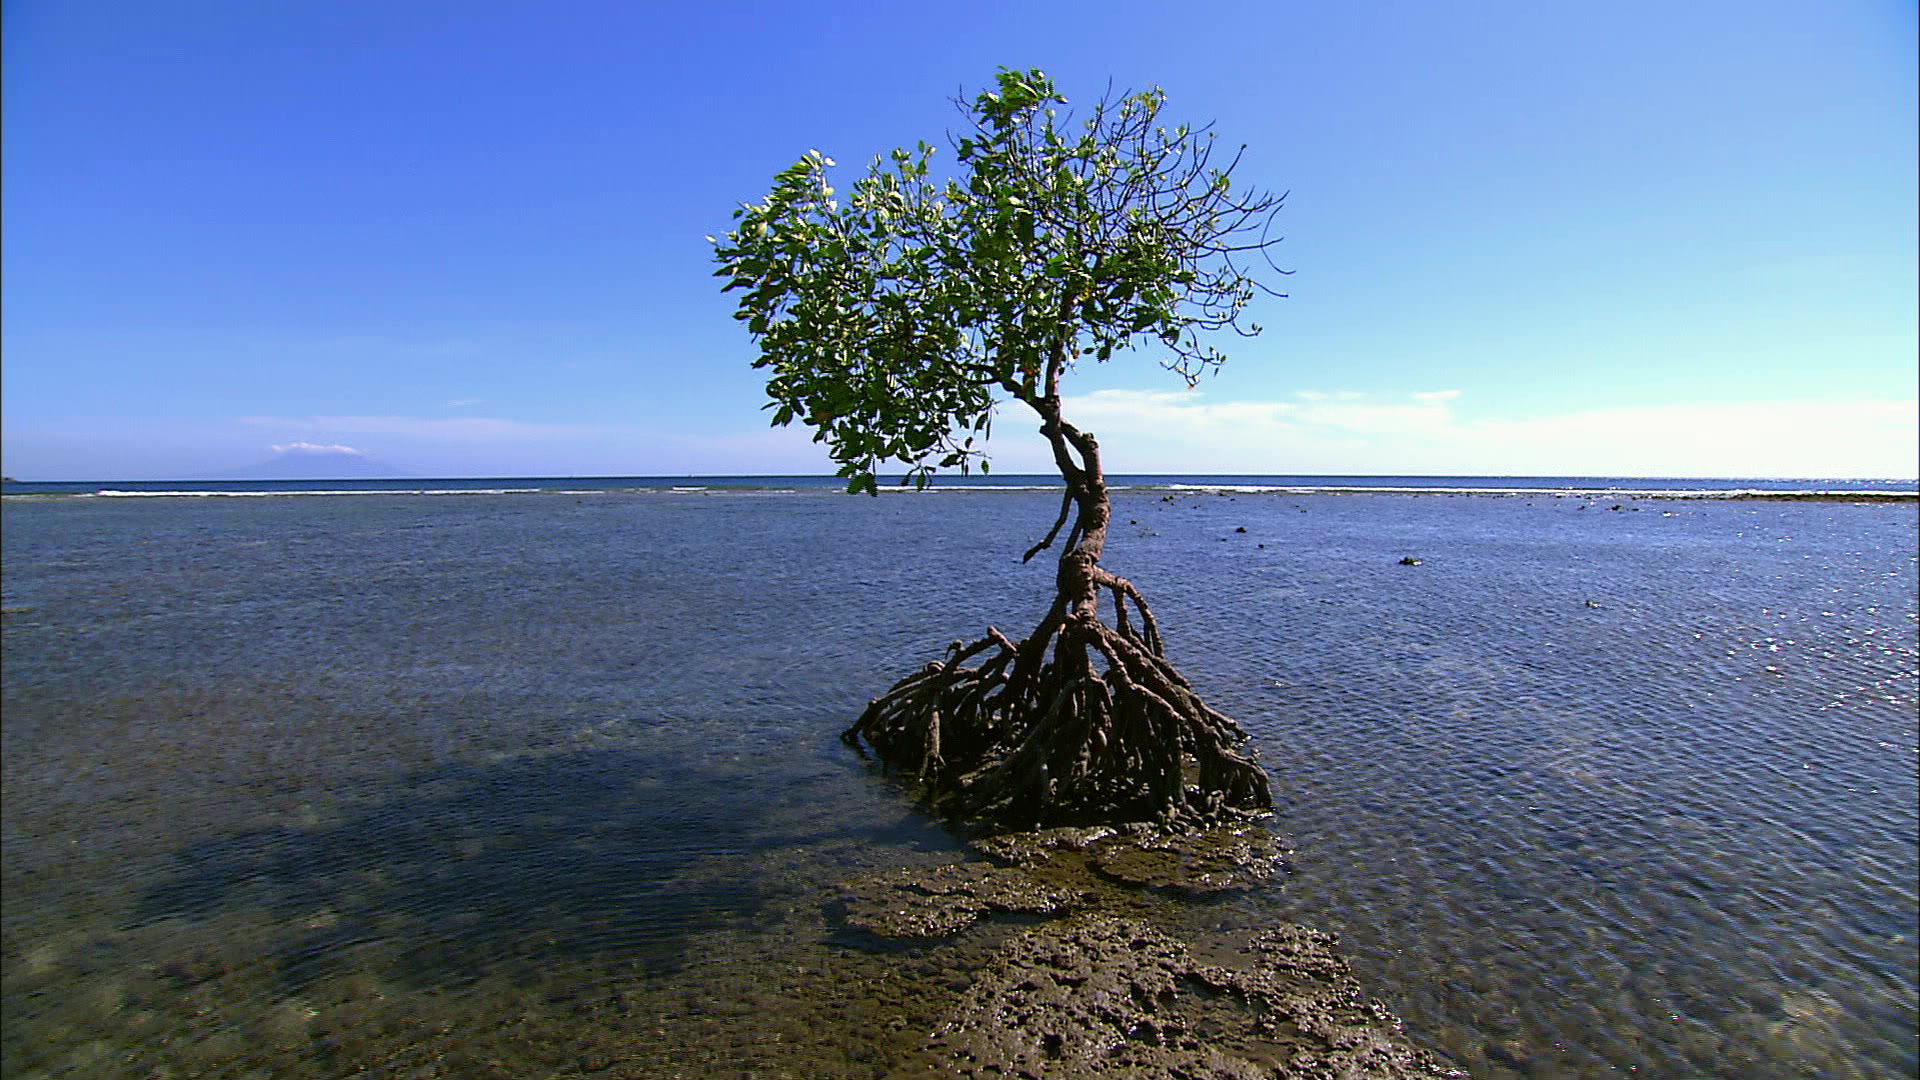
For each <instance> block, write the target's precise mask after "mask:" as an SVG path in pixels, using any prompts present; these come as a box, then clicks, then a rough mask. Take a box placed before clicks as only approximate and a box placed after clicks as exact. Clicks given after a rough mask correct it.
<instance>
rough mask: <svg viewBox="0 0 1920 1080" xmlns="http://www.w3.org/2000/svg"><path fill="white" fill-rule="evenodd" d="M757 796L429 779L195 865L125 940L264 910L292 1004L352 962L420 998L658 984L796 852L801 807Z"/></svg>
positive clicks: (693, 772) (539, 774)
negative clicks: (756, 868)
mask: <svg viewBox="0 0 1920 1080" xmlns="http://www.w3.org/2000/svg"><path fill="white" fill-rule="evenodd" d="M755 787H756V785H755V784H754V783H750V782H743V781H742V778H741V777H740V775H739V774H738V773H733V772H728V773H724V774H722V773H719V772H716V771H715V770H713V769H712V768H710V767H707V768H703V766H702V763H701V762H700V761H699V760H698V758H696V757H694V756H691V755H671V756H662V755H653V754H642V753H637V752H633V751H625V750H595V751H589V752H578V753H563V754H554V755H546V756H537V757H529V758H520V759H514V760H509V761H505V762H501V763H499V764H496V765H489V766H483V767H475V766H449V767H445V768H438V769H433V770H428V771H426V772H423V773H419V774H415V775H413V776H410V777H408V778H407V779H406V780H405V781H404V782H403V786H402V788H401V791H400V793H399V795H398V797H396V798H394V799H391V800H389V801H386V802H383V803H381V804H380V805H377V806H374V807H372V808H370V809H366V810H364V811H361V812H359V813H357V814H354V815H352V816H351V817H349V818H347V819H346V820H344V821H341V822H339V823H338V824H333V825H328V826H324V827H319V828H314V829H301V828H289V827H275V828H267V829H258V830H253V831H249V832H244V833H240V834H237V835H232V836H228V837H224V838H222V839H219V840H216V841H211V842H208V843H203V844H198V845H195V846H193V847H190V848H187V849H184V850H183V851H181V852H180V854H179V866H178V869H177V871H176V872H175V873H174V874H173V875H171V876H170V877H168V878H167V879H165V880H163V881H161V882H160V883H159V884H157V885H156V886H155V887H153V888H151V889H149V890H148V891H147V892H146V893H145V894H144V895H143V897H142V898H141V900H140V902H139V903H138V904H137V905H136V908H135V912H134V918H133V927H139V926H143V925H151V924H153V923H156V922H160V921H162V920H169V919H188V920H194V919H211V918H213V917H215V916H218V915H221V914H224V913H232V912H240V911H247V910H255V911H257V910H261V909H264V910H265V911H266V912H267V913H268V914H269V915H270V916H271V917H272V918H273V919H274V920H276V921H277V922H280V923H282V924H283V925H284V927H285V932H284V933H275V934H272V935H271V938H272V943H271V944H270V945H269V946H268V955H267V956H266V957H264V959H265V960H267V961H268V962H270V963H272V964H273V965H274V966H275V972H276V977H277V978H278V980H279V981H280V982H281V984H282V986H283V988H284V989H285V990H286V991H287V992H295V991H298V990H299V989H301V988H303V987H305V986H307V985H309V984H311V983H312V982H313V981H315V980H317V979H320V978H322V977H325V976H328V975H330V974H333V973H335V972H337V971H339V970H340V969H341V967H342V966H343V965H345V964H348V963H349V962H351V963H352V964H354V965H357V966H362V967H372V968H374V969H376V970H377V971H378V973H379V975H380V977H382V978H384V979H391V980H393V981H395V982H397V983H399V984H401V985H405V986H407V987H410V988H414V989H438V988H446V987H452V986H459V985H463V984H466V983H469V982H472V981H474V980H477V979H479V978H480V977H482V976H483V975H488V974H499V973H501V972H503V971H504V972H506V973H507V974H508V975H509V977H517V974H518V973H524V974H525V975H526V976H527V977H529V978H531V977H534V975H535V974H536V973H537V972H538V971H539V969H540V968H541V967H543V966H545V965H549V964H552V963H555V962H559V961H564V960H567V959H570V958H576V959H577V958H584V957H586V956H589V955H599V956H602V957H612V958H616V959H619V960H621V961H625V962H627V963H630V964H634V965H638V966H639V967H640V968H642V969H643V970H644V971H645V972H646V973H647V974H649V975H656V974H666V973H669V972H671V971H674V970H676V969H678V968H679V967H681V966H682V965H683V963H684V959H683V954H684V952H685V947H686V943H687V941H688V939H689V938H690V937H691V936H692V935H694V934H697V933H699V932H701V931H703V930H707V929H711V928H713V927H715V926H719V925H723V924H726V923H729V922H734V921H738V920H742V919H745V918H749V917H751V916H753V915H754V914H755V913H757V912H758V911H759V910H760V909H761V907H762V906H763V905H764V903H765V902H766V899H767V894H768V883H767V882H765V881H764V880H758V879H757V878H756V876H755V875H753V874H750V873H748V872H747V869H748V862H747V859H748V857H749V856H750V855H751V853H752V852H754V851H756V850H764V849H766V848H768V847H771V846H775V845H778V844H781V843H787V842H793V840H794V839H795V838H792V837H788V838H784V839H783V838H781V837H778V836H774V835H771V834H772V833H774V832H776V831H777V830H778V828H779V826H778V825H777V823H775V822H774V820H773V814H774V813H775V812H777V810H778V808H779V806H780V805H782V804H789V805H790V803H789V800H790V799H791V798H795V797H801V796H800V793H798V792H796V791H795V790H794V789H793V788H792V787H788V788H786V789H785V790H784V791H783V792H782V794H781V796H780V797H777V798H772V799H769V798H762V797H758V796H760V795H762V794H763V793H761V792H757V791H755V790H753V789H754V788H755ZM130 928H131V927H130Z"/></svg>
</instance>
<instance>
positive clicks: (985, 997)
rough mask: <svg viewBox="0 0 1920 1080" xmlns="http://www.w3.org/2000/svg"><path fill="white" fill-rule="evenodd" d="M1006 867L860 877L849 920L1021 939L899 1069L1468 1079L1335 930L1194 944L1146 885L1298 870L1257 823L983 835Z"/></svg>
mask: <svg viewBox="0 0 1920 1080" xmlns="http://www.w3.org/2000/svg"><path fill="white" fill-rule="evenodd" d="M974 847H975V849H976V850H977V851H979V852H980V853H981V854H983V855H986V856H988V858H989V860H991V861H978V860H976V861H966V862H956V863H948V864H944V865H940V866H935V867H932V868H919V867H909V868H901V869H896V870H888V871H884V872H881V873H877V874H871V875H868V876H866V877H863V878H860V879H857V880H855V881H852V882H849V883H847V884H846V885H845V886H844V887H843V889H844V896H843V902H844V904H845V919H846V922H847V924H848V925H850V926H853V927H855V928H858V929H861V930H865V931H868V932H870V933H873V934H878V935H881V936H883V937H892V938H903V939H920V940H926V939H935V938H956V937H958V936H959V935H962V934H963V933H965V932H966V931H967V930H968V929H969V928H971V927H973V926H974V925H975V924H976V923H978V922H980V921H981V920H982V919H986V918H988V917H990V916H992V915H995V914H1000V913H1006V914H1018V915H1021V916H1026V917H1028V918H1032V917H1039V918H1041V919H1043V920H1046V921H1043V922H1041V923H1040V924H1039V925H1037V926H1032V927H1029V928H1027V929H1024V930H1021V931H1019V932H1017V933H1015V934H1013V935H1012V936H1010V937H1008V938H1006V939H1005V940H1004V941H1003V942H1002V943H1001V944H1000V945H999V947H998V948H997V949H995V950H994V951H993V952H992V954H991V955H990V957H989V958H988V959H987V960H986V962H985V963H984V964H982V965H980V966H978V967H977V968H976V969H975V970H974V971H973V972H972V975H971V982H970V983H969V984H968V985H967V987H966V989H965V990H964V991H963V992H962V993H961V994H960V996H959V999H958V1001H957V1002H956V1003H955V1004H954V1005H953V1006H952V1008H951V1010H950V1011H949V1013H948V1015H947V1016H946V1017H945V1019H944V1020H943V1021H942V1022H941V1023H940V1024H939V1026H938V1027H937V1028H936V1029H935V1030H933V1031H931V1032H930V1033H929V1034H928V1036H927V1039H926V1042H925V1044H924V1045H923V1046H922V1047H921V1048H920V1049H919V1050H918V1052H917V1053H916V1054H914V1055H911V1056H910V1058H909V1060H907V1061H905V1062H903V1063H901V1064H900V1067H899V1068H898V1069H897V1070H896V1071H895V1072H894V1073H893V1074H892V1075H896V1076H908V1075H929V1074H935V1073H938V1074H944V1075H958V1076H980V1077H987V1076H991V1077H1051V1076H1060V1077H1067V1076H1074V1077H1078V1076H1112V1077H1130V1078H1143V1080H1158V1078H1168V1080H1172V1078H1176V1077H1178V1078H1186V1077H1229V1078H1233V1077H1244V1078H1254V1077H1261V1078H1268V1080H1272V1078H1278V1077H1347V1078H1401V1077H1434V1078H1437V1077H1464V1076H1466V1073H1464V1072H1462V1071H1460V1070H1457V1069H1454V1068H1452V1067H1451V1066H1449V1065H1447V1064H1446V1063H1445V1062H1443V1061H1442V1060H1441V1059H1440V1058H1438V1057H1436V1056H1435V1055H1433V1054H1432V1053H1430V1052H1428V1051H1425V1050H1421V1049H1418V1048H1416V1047H1414V1046H1413V1045H1412V1044H1411V1043H1410V1042H1409V1041H1408V1040H1407V1038H1406V1036H1405V1034H1404V1033H1403V1032H1402V1030H1401V1026H1400V1022H1399V1021H1398V1020H1397V1019H1396V1018H1395V1017H1394V1016H1393V1014H1391V1013H1390V1012H1388V1011H1387V1009H1386V1007H1385V1006H1383V1005H1381V1004H1380V1003H1379V1002H1378V1001H1375V1000H1373V999H1372V998H1370V997H1368V996H1367V995H1366V994H1365V993H1364V992H1363V991H1362V989H1361V987H1360V983H1359V980H1358V979H1357V978H1356V977H1355V976H1354V974H1353V971H1352V969H1351V968H1350V967H1349V966H1348V964H1347V962H1346V961H1345V960H1343V959H1342V958H1341V957H1340V956H1339V955H1338V953H1337V952H1336V951H1335V947H1336V945H1337V943H1338V942H1337V939H1336V938H1335V937H1334V936H1333V935H1330V934H1325V933H1321V932H1319V931H1315V930H1310V929H1307V928H1304V927H1300V926H1294V925H1291V924H1281V925H1278V926H1272V927H1267V928H1265V929H1262V930H1260V931H1259V932H1257V933H1255V934H1253V935H1251V936H1250V937H1249V936H1247V935H1235V934H1231V933H1217V934H1210V935H1195V936H1190V937H1189V938H1187V939H1183V938H1180V937H1176V936H1174V935H1173V934H1171V933H1169V932H1168V931H1167V930H1165V929H1161V928H1159V927H1157V926H1155V925H1153V923H1152V922H1151V921H1150V920H1149V919H1148V918H1147V917H1146V915H1145V908H1144V906H1143V905H1141V904H1140V903H1138V899H1139V894H1140V892H1141V890H1144V889H1157V890H1176V891H1181V892H1187V893H1194V894H1199V893H1217V892H1222V891H1226V890H1231V889H1239V888H1250V887H1253V886H1256V885H1259V884H1262V883H1264V882H1266V881H1268V880H1270V879H1271V877H1272V876H1273V875H1274V874H1275V873H1276V872H1277V871H1278V870H1279V869H1280V868H1282V867H1283V866H1284V865H1285V853H1284V851H1283V849H1282V848H1281V846H1280V844H1279V842H1278V841H1277V840H1275V839H1274V837H1273V836H1272V834H1271V833H1269V832H1267V831H1266V830H1265V829H1264V828H1260V827H1257V826H1245V827H1240V828H1235V829H1228V828H1222V829H1215V830H1210V831H1205V832H1198V833H1178V832H1172V833H1170V832H1163V831H1158V830H1154V829H1152V828H1150V827H1146V826H1124V827H1120V828H1117V829H1116V828H1064V829H1049V830H1044V831H1041V832H1035V833H1017V834H1007V835H1001V836H994V837H989V838H985V839H981V840H977V841H975V843H974Z"/></svg>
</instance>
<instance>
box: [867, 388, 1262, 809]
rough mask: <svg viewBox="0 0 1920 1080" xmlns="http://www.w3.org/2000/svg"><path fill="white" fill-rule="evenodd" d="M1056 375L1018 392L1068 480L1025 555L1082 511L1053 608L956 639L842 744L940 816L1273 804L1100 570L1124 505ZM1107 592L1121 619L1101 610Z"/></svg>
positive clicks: (1137, 601)
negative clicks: (1025, 621) (910, 781)
mask: <svg viewBox="0 0 1920 1080" xmlns="http://www.w3.org/2000/svg"><path fill="white" fill-rule="evenodd" d="M1057 370H1058V368H1057V366H1056V368H1055V371H1054V372H1050V378H1049V380H1048V383H1049V386H1048V389H1049V391H1050V392H1049V393H1048V394H1047V395H1046V396H1044V397H1031V396H1025V395H1022V400H1025V401H1026V402H1027V403H1028V404H1029V405H1031V406H1032V407H1033V408H1034V410H1035V411H1036V412H1038V413H1039V414H1040V417H1041V421H1042V423H1041V427H1040V431H1041V433H1042V434H1043V435H1045V436H1046V438H1047V441H1048V443H1049V445H1050V446H1051V447H1052V449H1053V456H1054V462H1055V464H1056V465H1057V466H1058V467H1059V469H1060V475H1061V477H1062V478H1063V479H1065V481H1066V492H1065V495H1064V496H1063V498H1062V500H1061V506H1060V516H1059V518H1058V519H1057V520H1056V521H1055V522H1054V525H1053V529H1052V530H1051V531H1050V532H1048V534H1047V536H1046V538H1045V539H1043V540H1041V541H1040V542H1039V543H1038V544H1035V545H1034V546H1033V547H1032V548H1030V549H1029V550H1028V551H1027V554H1026V557H1027V558H1028V559H1031V558H1032V557H1033V556H1034V555H1035V554H1037V553H1039V552H1040V551H1042V550H1044V549H1045V548H1047V547H1048V546H1050V545H1051V544H1052V543H1053V541H1054V540H1055V538H1056V537H1057V536H1058V535H1059V532H1060V529H1061V527H1062V526H1063V525H1065V524H1066V523H1067V521H1068V519H1069V517H1071V519H1072V527H1071V528H1069V529H1068V532H1067V538H1066V541H1065V543H1064V544H1063V545H1062V549H1061V552H1060V561H1059V566H1058V569H1057V571H1056V573H1055V578H1054V590H1055V594H1054V602H1053V604H1052V605H1051V606H1050V607H1049V609H1048V611H1047V614H1046V616H1045V617H1044V618H1043V619H1042V620H1041V621H1040V625H1039V626H1037V627H1036V628H1035V629H1034V631H1033V633H1032V634H1030V635H1028V636H1027V638H1026V639H1025V640H1023V641H1021V642H1019V643H1015V642H1012V641H1010V640H1008V639H1007V637H1006V636H1005V635H1003V634H1001V633H1000V632H999V631H998V630H995V629H992V628H989V629H988V631H987V636H986V637H984V638H982V639H980V640H979V641H976V642H973V643H972V644H970V645H969V644H964V643H961V642H957V641H956V642H954V643H953V645H952V646H950V647H949V648H948V650H947V657H946V659H945V660H944V661H941V662H937V663H932V664H928V665H927V666H926V667H925V668H923V669H922V670H920V671H918V672H915V673H914V674H912V675H909V676H907V677H906V678H904V679H902V680H900V681H899V682H898V683H895V684H894V686H893V688H892V689H890V690H888V691H887V693H886V694H883V695H882V696H880V697H878V698H876V699H874V700H873V702H872V703H870V704H869V705H868V706H867V709H866V711H865V712H863V713H862V714H861V715H860V718H859V720H857V721H856V722H855V723H854V724H853V726H852V727H849V728H848V729H847V730H846V732H845V733H844V734H843V735H842V738H843V739H845V740H846V741H847V742H848V743H849V744H850V745H853V746H855V747H859V746H860V745H861V744H862V743H863V742H864V743H865V744H866V745H867V746H869V747H871V748H872V749H873V751H874V752H875V753H876V754H877V755H878V756H879V757H880V758H881V759H882V760H883V761H885V762H887V763H888V764H889V765H892V766H894V767H896V768H900V769H903V770H907V771H910V772H911V773H912V774H913V775H914V776H915V777H916V778H917V779H918V780H919V782H920V783H921V785H922V794H923V796H924V797H925V799H926V801H927V802H928V803H929V804H930V805H931V806H932V807H933V808H934V809H936V810H937V811H940V812H942V813H947V814H951V815H953V816H955V817H959V818H963V819H972V820H977V821H981V822H984V823H986V824H988V825H990V826H992V827H997V828H1031V827H1038V826H1047V825H1059V824H1095V823H1100V824H1120V823H1126V822H1136V821H1151V822H1156V823H1159V824H1161V825H1165V826H1176V825H1178V826H1192V825H1205V824H1214V823H1217V822H1219V821H1221V820H1223V819H1226V818H1232V817H1247V816H1253V815H1257V814H1260V813H1264V812H1265V811H1267V810H1269V809H1270V808H1271V807H1272V796H1271V794H1270V792H1269V789H1268V785H1267V777H1266V774H1265V772H1263V771H1262V770H1261V768H1260V766H1259V765H1258V764H1256V763H1255V761H1254V760H1253V758H1252V756H1251V755H1250V754H1243V753H1242V752H1241V750H1240V747H1241V746H1242V744H1243V743H1244V742H1245V740H1246V735H1245V733H1244V732H1242V731H1241V730H1240V729H1239V727H1238V726H1237V725H1235V724H1234V723H1233V721H1231V720H1229V719H1227V718H1226V717H1225V716H1222V715H1221V714H1219V713H1217V712H1215V711H1214V710H1213V709H1211V708H1209V707H1207V705H1206V704H1205V703H1203V702H1202V701H1201V700H1200V698H1199V696H1198V695H1197V694H1195V693H1194V692H1193V688H1192V686H1191V685H1190V684H1189V683H1188V682H1187V680H1186V679H1185V678H1184V677H1182V676H1181V675H1180V673H1179V672H1178V671H1176V670H1175V669H1174V667H1173V666H1172V665H1171V664H1169V663H1168V662H1167V661H1166V659H1165V657H1164V655H1163V653H1164V650H1163V647H1162V644H1161V639H1160V631H1159V627H1158V625H1157V623H1156V622H1155V620H1154V617H1153V612H1152V611H1151V610H1150V609H1149V608H1148V607H1147V605H1146V601H1145V599H1144V598H1143V597H1142V596H1141V595H1140V592H1139V590H1138V589H1136V588H1135V587H1134V585H1133V583H1132V582H1130V581H1128V580H1126V579H1125V578H1122V577H1118V576H1116V575H1114V574H1112V573H1109V572H1108V571H1107V570H1105V569H1104V568H1102V567H1101V566H1100V557H1101V555H1102V553H1103V552H1104V550H1105V548H1106V539H1107V526H1108V523H1109V521H1110V520H1111V518H1112V512H1113V508H1112V504H1111V502H1110V501H1109V499H1108V495H1107V485H1106V477H1105V474H1104V473H1103V472H1102V471H1101V466H1100V447H1099V443H1098V442H1097V441H1096V440H1095V439H1094V437H1093V436H1092V435H1091V434H1088V433H1086V432H1083V431H1080V430H1079V429H1077V428H1075V427H1074V426H1073V425H1071V424H1069V423H1067V422H1066V421H1065V420H1064V419H1063V418H1062V417H1061V415H1060V398H1059V396H1058V394H1057V392H1052V391H1054V389H1055V387H1056V386H1057V377H1054V376H1055V373H1056V372H1057ZM1102 591H1105V592H1107V593H1109V594H1110V595H1111V597H1112V600H1113V610H1114V618H1113V625H1111V626H1109V625H1107V623H1105V622H1104V621H1102V619H1101V618H1100V594H1101V592H1102ZM1129 607H1131V608H1132V612H1131V613H1129V610H1128V609H1129ZM1136 618H1137V620H1138V625H1136V624H1135V620H1136ZM1050 646H1051V653H1049V647H1050ZM983 655H984V656H986V657H987V659H986V660H985V661H984V662H982V663H981V664H980V665H979V666H977V667H968V666H965V662H966V661H969V660H972V659H974V658H975V657H979V656H983ZM1096 660H1100V661H1104V662H1105V664H1106V668H1105V670H1104V671H1096V670H1095V667H1094V665H1095V661H1096Z"/></svg>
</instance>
